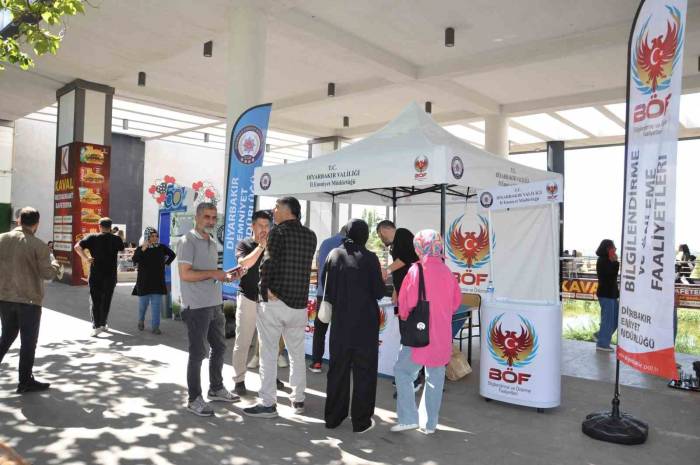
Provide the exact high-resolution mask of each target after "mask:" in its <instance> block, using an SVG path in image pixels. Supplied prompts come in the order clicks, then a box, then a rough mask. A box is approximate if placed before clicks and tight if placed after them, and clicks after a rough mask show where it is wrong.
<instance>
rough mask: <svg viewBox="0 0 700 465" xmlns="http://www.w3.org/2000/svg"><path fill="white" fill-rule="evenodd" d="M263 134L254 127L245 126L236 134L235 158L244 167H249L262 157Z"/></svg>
mask: <svg viewBox="0 0 700 465" xmlns="http://www.w3.org/2000/svg"><path fill="white" fill-rule="evenodd" d="M262 140H263V134H262V131H260V129H258V128H257V127H255V126H246V127H245V128H243V130H242V131H241V132H240V133H239V134H238V137H237V138H236V143H235V152H236V158H238V160H240V162H241V163H243V164H245V165H251V164H253V163H255V162H256V161H257V159H258V158H260V155H262V148H263V147H262Z"/></svg>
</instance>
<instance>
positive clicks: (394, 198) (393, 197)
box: [391, 187, 396, 223]
mask: <svg viewBox="0 0 700 465" xmlns="http://www.w3.org/2000/svg"><path fill="white" fill-rule="evenodd" d="M391 201H392V204H393V206H394V208H393V211H392V214H393V215H394V217H393V218H392V219H393V221H394V223H396V188H395V187H394V188H392V189H391Z"/></svg>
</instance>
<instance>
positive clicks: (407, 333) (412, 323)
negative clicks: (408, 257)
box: [399, 263, 430, 347]
mask: <svg viewBox="0 0 700 465" xmlns="http://www.w3.org/2000/svg"><path fill="white" fill-rule="evenodd" d="M418 273H419V278H418V303H417V304H416V306H415V308H414V309H413V310H412V311H411V313H409V314H408V318H407V319H406V321H402V320H399V322H400V323H401V324H400V325H399V329H400V330H401V344H402V345H405V346H407V347H425V346H427V345H428V344H430V302H428V301H427V300H426V298H425V279H424V278H423V266H422V265H421V264H420V263H418Z"/></svg>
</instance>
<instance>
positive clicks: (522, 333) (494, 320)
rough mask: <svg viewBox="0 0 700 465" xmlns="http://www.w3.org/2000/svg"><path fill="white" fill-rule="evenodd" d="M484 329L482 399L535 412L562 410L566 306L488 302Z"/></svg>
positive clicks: (481, 361) (482, 306)
mask: <svg viewBox="0 0 700 465" xmlns="http://www.w3.org/2000/svg"><path fill="white" fill-rule="evenodd" d="M481 324H482V328H483V331H482V333H481V359H480V375H481V377H480V382H479V392H480V393H481V395H482V396H483V397H486V398H488V399H493V400H499V401H502V402H508V403H511V404H517V405H524V406H528V407H535V408H552V407H557V406H559V404H560V403H561V305H560V304H559V303H558V302H557V303H553V304H552V303H550V304H547V303H541V304H537V303H533V302H528V301H510V300H507V299H497V300H496V301H494V302H484V303H483V304H482V305H481Z"/></svg>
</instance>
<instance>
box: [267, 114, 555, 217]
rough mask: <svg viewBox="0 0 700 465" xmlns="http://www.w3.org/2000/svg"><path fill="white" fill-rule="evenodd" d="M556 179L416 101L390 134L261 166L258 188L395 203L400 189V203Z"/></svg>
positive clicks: (319, 198)
mask: <svg viewBox="0 0 700 465" xmlns="http://www.w3.org/2000/svg"><path fill="white" fill-rule="evenodd" d="M550 179H560V175H559V174H557V173H552V172H547V171H541V170H536V169H534V168H529V167H526V166H523V165H520V164H518V163H513V162H511V161H508V160H507V159H505V158H503V157H499V156H496V155H493V154H490V153H488V152H486V151H484V150H481V149H479V148H477V147H474V146H473V145H471V144H468V143H466V142H464V141H463V140H461V139H459V138H458V137H455V136H453V135H452V134H450V133H449V132H448V131H446V130H445V129H443V128H442V127H440V126H439V125H438V124H437V123H436V122H435V121H433V119H432V118H431V117H430V116H429V115H428V114H426V113H425V112H424V111H423V110H422V109H421V108H420V106H418V104H416V103H415V102H413V103H411V104H410V105H409V106H408V107H406V108H405V109H404V110H403V112H401V114H400V115H399V116H398V117H396V119H394V120H393V121H391V122H390V123H389V124H387V125H386V126H385V127H384V128H382V129H381V130H379V131H378V132H376V133H374V134H372V135H371V136H369V137H367V138H366V139H364V140H361V141H359V142H356V143H354V144H352V145H351V146H349V147H346V148H344V149H340V150H338V151H336V152H333V153H331V154H329V155H324V156H321V157H317V158H312V159H310V160H307V161H302V162H297V163H293V164H289V165H277V166H263V167H258V168H256V169H255V184H254V190H255V194H256V195H265V196H273V197H279V196H283V195H294V196H295V197H298V198H300V199H304V200H316V201H325V202H330V201H336V202H345V203H361V204H374V205H391V204H393V203H394V197H393V194H394V192H395V191H394V190H393V188H397V187H398V188H403V189H402V190H403V192H401V189H400V193H399V198H400V197H401V196H405V195H407V194H412V193H416V192H418V191H421V190H422V189H426V188H430V187H432V186H435V185H440V184H446V185H448V186H452V187H451V190H452V193H453V194H457V193H458V192H459V193H462V194H464V193H466V192H467V189H466V188H471V189H472V191H471V193H474V190H475V189H478V188H487V187H491V186H497V185H512V184H521V183H528V182H534V181H543V180H550ZM368 190H371V192H368ZM433 195H434V194H430V197H432V196H433ZM462 201H463V200H462ZM439 202H440V200H439V196H438V199H437V203H439ZM397 203H401V202H400V201H399V202H397Z"/></svg>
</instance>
